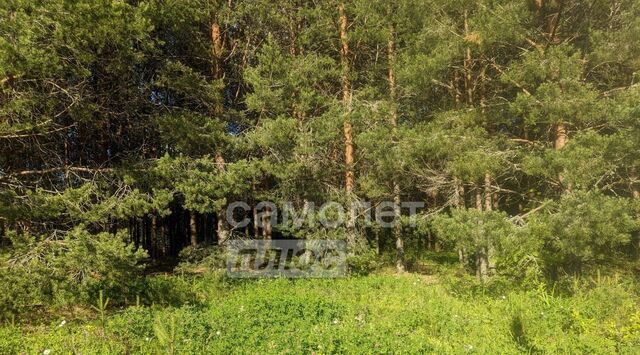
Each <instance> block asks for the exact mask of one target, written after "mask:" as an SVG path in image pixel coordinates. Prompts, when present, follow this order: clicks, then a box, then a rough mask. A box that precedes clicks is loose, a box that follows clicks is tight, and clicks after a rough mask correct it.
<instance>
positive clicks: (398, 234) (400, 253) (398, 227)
mask: <svg viewBox="0 0 640 355" xmlns="http://www.w3.org/2000/svg"><path fill="white" fill-rule="evenodd" d="M387 55H388V60H389V73H388V80H389V99H390V100H389V101H390V102H391V114H390V118H389V120H390V123H391V140H392V144H396V143H397V142H398V110H397V107H396V75H395V72H394V65H395V60H396V40H395V26H394V25H393V24H392V25H391V26H390V28H389V41H388V44H387ZM392 183H393V212H394V221H395V224H394V228H393V234H394V237H395V240H396V270H397V272H399V273H402V272H404V271H405V262H404V240H403V239H402V224H401V223H400V217H401V209H400V185H399V184H398V179H397V178H396V177H394V181H393V182H392Z"/></svg>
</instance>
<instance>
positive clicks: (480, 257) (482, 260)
mask: <svg viewBox="0 0 640 355" xmlns="http://www.w3.org/2000/svg"><path fill="white" fill-rule="evenodd" d="M476 276H477V277H478V279H479V280H481V281H486V280H487V277H488V276H489V255H488V253H487V248H484V247H483V248H480V250H479V251H478V253H477V256H476Z"/></svg>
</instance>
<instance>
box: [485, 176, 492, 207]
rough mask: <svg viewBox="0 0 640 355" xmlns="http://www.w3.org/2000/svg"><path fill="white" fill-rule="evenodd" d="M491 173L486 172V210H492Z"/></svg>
mask: <svg viewBox="0 0 640 355" xmlns="http://www.w3.org/2000/svg"><path fill="white" fill-rule="evenodd" d="M491 197H492V194H491V174H490V173H485V174H484V209H485V211H491V209H492V207H493V206H492V203H491Z"/></svg>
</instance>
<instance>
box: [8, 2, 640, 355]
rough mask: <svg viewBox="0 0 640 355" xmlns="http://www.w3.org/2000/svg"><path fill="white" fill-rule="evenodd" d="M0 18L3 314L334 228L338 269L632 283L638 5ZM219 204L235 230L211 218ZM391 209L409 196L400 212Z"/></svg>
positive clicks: (136, 5)
mask: <svg viewBox="0 0 640 355" xmlns="http://www.w3.org/2000/svg"><path fill="white" fill-rule="evenodd" d="M0 14H1V17H2V20H1V21H0V238H1V242H0V251H1V252H0V287H1V288H2V292H1V294H0V318H2V319H13V317H15V316H16V315H21V314H33V312H35V310H37V309H42V308H43V305H50V304H94V303H95V302H94V300H95V299H97V297H98V295H100V303H102V302H103V301H102V292H103V291H104V292H105V293H106V294H107V295H108V296H109V298H110V300H111V304H112V305H122V304H129V303H131V302H133V300H135V299H136V297H139V294H140V292H142V291H141V290H144V289H145V288H147V286H144V283H141V282H140V280H141V278H144V277H145V275H146V274H148V273H150V272H152V271H153V270H155V269H157V270H170V269H171V268H172V267H174V266H175V265H177V263H179V262H184V261H185V260H186V259H189V260H191V259H193V260H196V259H198V260H199V259H201V258H202V255H205V254H206V255H209V256H208V258H214V256H215V258H220V257H221V256H220V254H221V253H223V252H224V246H225V243H226V242H227V241H229V240H232V239H243V238H244V239H269V240H273V239H338V240H345V241H346V242H347V246H348V252H349V259H348V262H349V269H350V270H351V272H352V273H353V274H357V273H365V272H369V271H371V270H373V269H375V268H377V267H380V265H389V267H392V268H393V269H394V270H395V272H397V273H406V272H411V273H413V272H418V271H420V269H421V266H423V265H422V263H421V260H422V256H424V255H427V254H428V255H431V256H432V258H433V260H441V259H447V260H449V259H452V260H453V263H454V264H455V265H456V266H455V267H456V268H457V270H458V271H457V272H458V277H461V278H465V279H466V278H475V279H476V280H477V281H476V282H477V284H478V285H480V286H479V287H483V286H482V285H491V284H492V283H493V284H496V283H502V284H505V283H506V284H509V285H510V286H509V287H524V288H535V287H539V285H546V286H545V287H546V288H551V287H556V286H553V285H561V284H570V283H571V282H573V281H575V280H578V279H580V278H585V277H596V275H597V277H598V278H599V277H601V276H602V275H614V274H615V275H622V277H624V278H626V279H628V280H637V277H638V275H639V270H640V233H639V231H640V219H639V217H638V216H639V215H640V155H638V152H639V151H640V104H639V103H640V85H639V84H638V82H639V81H640V77H639V75H640V2H638V1H635V0H592V1H580V0H526V1H525V0H522V1H511V0H478V1H462V0H393V1H388V0H386V1H385V0H344V1H343V0H287V1H272V0H253V1H245V0H228V1H216V0H180V1H177V0H148V1H136V0H127V1H124V0H121V1H115V0H114V1H111V0H99V1H95V0H92V1H68V0H47V1H36V0H2V1H0ZM234 201H243V202H245V203H247V204H248V205H249V206H251V207H252V208H253V210H250V211H248V213H246V214H247V216H248V218H249V219H250V221H251V223H249V224H248V225H247V226H244V227H242V228H235V227H234V226H232V225H230V224H229V222H228V220H227V218H226V213H227V207H228V206H229V204H230V203H232V202H234ZM262 201H270V202H273V203H274V204H276V205H277V206H281V205H284V204H287V205H288V206H289V207H291V208H293V209H294V210H295V211H298V212H300V211H302V212H304V211H307V207H308V206H309V205H310V204H315V205H316V206H320V205H322V204H323V203H325V202H327V201H336V202H338V203H339V204H341V205H343V206H345V209H348V208H349V206H353V205H354V203H355V204H357V203H360V202H367V203H369V204H370V206H374V207H375V206H377V205H379V204H381V203H383V202H384V203H386V202H388V201H390V205H388V207H389V208H390V210H391V217H393V218H394V219H395V221H396V223H394V226H393V227H392V228H383V227H381V226H380V225H379V224H378V223H376V222H375V221H374V222H372V223H369V222H367V223H365V222H364V221H363V220H362V219H361V218H356V217H358V216H357V214H362V213H364V212H363V210H362V209H360V210H356V212H355V214H354V215H350V216H349V219H353V220H350V221H349V222H351V223H346V224H344V225H341V226H338V227H337V228H326V227H325V226H323V225H320V224H317V223H316V224H313V223H304V224H302V225H300V224H298V225H296V224H291V223H281V222H282V215H279V216H278V215H276V217H275V219H274V218H271V217H272V215H271V213H273V212H275V211H272V210H271V209H270V207H264V205H263V207H264V208H262V209H259V208H257V207H256V206H258V204H259V203H260V202H262ZM406 201H412V202H420V203H422V204H423V205H424V207H422V208H420V209H418V210H417V212H418V214H417V215H416V216H411V218H409V217H410V216H409V213H408V212H409V211H408V210H407V209H404V208H401V204H402V203H403V202H406ZM278 218H279V219H278ZM210 254H211V255H214V256H211V255H210ZM436 264H437V263H436ZM616 277H617V276H616ZM310 287H311V286H310ZM558 287H559V286H558ZM147 301H148V302H153V301H152V300H145V299H143V300H142V302H147ZM138 302H141V301H138ZM104 306H106V305H104ZM45 308H46V307H45ZM638 314H640V313H638ZM638 319H640V317H639V318H638ZM639 324H640V323H639ZM638 327H640V325H638ZM639 329H640V328H639ZM638 339H640V336H638ZM639 344H640V343H639ZM330 352H331V351H330ZM321 353H322V352H321Z"/></svg>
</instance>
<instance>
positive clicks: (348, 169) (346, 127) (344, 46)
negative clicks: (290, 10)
mask: <svg viewBox="0 0 640 355" xmlns="http://www.w3.org/2000/svg"><path fill="white" fill-rule="evenodd" d="M338 14H339V22H340V62H341V64H342V73H341V74H340V83H341V87H342V104H343V106H344V109H345V119H344V122H343V135H344V163H345V193H346V195H347V201H348V204H349V206H348V210H349V211H350V213H349V217H348V218H349V221H348V222H347V243H348V244H349V245H350V246H351V247H352V248H353V247H354V246H355V244H356V233H355V216H354V215H353V213H351V211H352V210H353V208H352V206H351V205H352V204H353V201H354V198H353V189H354V185H355V183H354V156H353V129H352V126H351V117H350V116H351V112H350V111H351V89H350V83H349V42H348V39H347V29H348V27H349V22H348V19H347V13H346V11H345V8H344V4H343V3H340V4H339V5H338Z"/></svg>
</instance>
